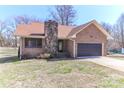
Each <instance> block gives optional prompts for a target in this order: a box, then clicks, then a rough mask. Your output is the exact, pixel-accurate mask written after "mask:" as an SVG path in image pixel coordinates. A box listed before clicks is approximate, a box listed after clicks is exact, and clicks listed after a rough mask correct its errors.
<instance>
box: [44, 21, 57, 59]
mask: <svg viewBox="0 0 124 93" xmlns="http://www.w3.org/2000/svg"><path fill="white" fill-rule="evenodd" d="M44 31H45V41H44V52H45V53H50V54H51V56H52V57H55V56H56V55H57V54H58V23H57V22H56V21H52V20H48V21H46V22H45V24H44Z"/></svg>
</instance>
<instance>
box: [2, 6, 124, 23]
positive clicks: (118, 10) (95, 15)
mask: <svg viewBox="0 0 124 93" xmlns="http://www.w3.org/2000/svg"><path fill="white" fill-rule="evenodd" d="M52 8H53V6H47V5H44V6H43V5H41V6H38V5H35V6H29V5H27V6H2V5H1V6H0V20H2V21H4V20H6V19H11V17H13V16H18V15H28V16H36V17H38V18H41V19H43V20H45V19H47V18H49V10H50V9H52ZM74 8H75V10H76V11H77V17H76V19H75V23H76V24H78V25H79V24H83V23H85V22H88V21H90V20H93V19H96V20H97V21H98V22H107V23H110V24H114V23H115V22H116V20H117V19H118V17H119V16H120V14H122V13H124V6H86V5H85V6H84V5H82V6H74Z"/></svg>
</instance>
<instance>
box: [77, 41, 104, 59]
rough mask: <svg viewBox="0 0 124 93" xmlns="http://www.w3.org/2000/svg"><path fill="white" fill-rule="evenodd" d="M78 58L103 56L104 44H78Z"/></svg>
mask: <svg viewBox="0 0 124 93" xmlns="http://www.w3.org/2000/svg"><path fill="white" fill-rule="evenodd" d="M77 56H78V57H82V56H102V44H100V43H99V44H97V43H92V44H91V43H78V44H77Z"/></svg>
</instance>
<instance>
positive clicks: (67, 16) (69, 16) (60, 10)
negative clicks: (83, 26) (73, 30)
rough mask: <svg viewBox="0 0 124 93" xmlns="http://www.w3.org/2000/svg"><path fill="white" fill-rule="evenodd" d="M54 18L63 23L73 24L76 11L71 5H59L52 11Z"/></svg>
mask: <svg viewBox="0 0 124 93" xmlns="http://www.w3.org/2000/svg"><path fill="white" fill-rule="evenodd" d="M50 15H51V17H52V19H53V20H55V21H57V22H58V23H59V24H62V25H72V24H73V23H74V19H75V17H76V11H75V10H74V7H73V6H71V5H57V6H55V7H54V10H52V11H50Z"/></svg>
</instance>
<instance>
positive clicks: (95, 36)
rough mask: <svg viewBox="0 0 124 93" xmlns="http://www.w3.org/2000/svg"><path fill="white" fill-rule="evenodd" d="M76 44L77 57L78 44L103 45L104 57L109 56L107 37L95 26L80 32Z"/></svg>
mask: <svg viewBox="0 0 124 93" xmlns="http://www.w3.org/2000/svg"><path fill="white" fill-rule="evenodd" d="M75 43H76V46H75V47H76V48H75V49H76V50H75V51H76V52H75V55H76V56H77V44H78V43H101V44H102V56H105V55H106V54H107V50H106V49H107V48H106V47H107V46H106V45H107V37H106V36H105V35H104V34H103V33H102V32H101V31H100V30H99V29H98V28H96V27H95V25H94V24H92V25H90V26H88V27H87V28H85V29H84V30H83V31H81V32H79V33H78V34H77V35H76V38H75Z"/></svg>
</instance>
